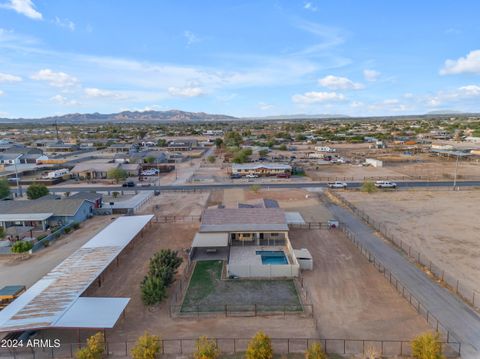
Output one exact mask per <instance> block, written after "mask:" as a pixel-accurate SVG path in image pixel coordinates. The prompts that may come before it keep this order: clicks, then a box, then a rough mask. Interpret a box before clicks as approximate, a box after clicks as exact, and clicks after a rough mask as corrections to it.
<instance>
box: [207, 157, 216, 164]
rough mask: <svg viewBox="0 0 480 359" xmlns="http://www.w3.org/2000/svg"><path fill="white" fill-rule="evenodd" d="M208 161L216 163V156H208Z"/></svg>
mask: <svg viewBox="0 0 480 359" xmlns="http://www.w3.org/2000/svg"><path fill="white" fill-rule="evenodd" d="M207 161H208V162H210V163H215V156H208V157H207Z"/></svg>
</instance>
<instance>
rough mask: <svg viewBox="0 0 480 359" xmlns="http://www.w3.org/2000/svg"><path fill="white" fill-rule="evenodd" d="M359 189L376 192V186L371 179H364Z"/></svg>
mask: <svg viewBox="0 0 480 359" xmlns="http://www.w3.org/2000/svg"><path fill="white" fill-rule="evenodd" d="M360 190H361V191H362V192H366V193H373V192H376V191H377V190H378V188H377V187H376V186H375V183H373V182H372V181H365V182H363V184H362V187H361V188H360Z"/></svg>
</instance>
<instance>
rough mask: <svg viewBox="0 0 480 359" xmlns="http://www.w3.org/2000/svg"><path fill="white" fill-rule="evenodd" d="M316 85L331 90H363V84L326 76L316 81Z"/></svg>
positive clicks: (344, 78)
mask: <svg viewBox="0 0 480 359" xmlns="http://www.w3.org/2000/svg"><path fill="white" fill-rule="evenodd" d="M318 83H319V84H320V85H321V86H323V87H327V88H329V89H332V90H360V89H362V88H364V86H363V84H361V83H358V82H353V81H352V80H350V79H348V78H346V77H339V76H333V75H328V76H325V77H324V78H322V79H320V80H318Z"/></svg>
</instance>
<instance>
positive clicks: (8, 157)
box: [0, 152, 23, 165]
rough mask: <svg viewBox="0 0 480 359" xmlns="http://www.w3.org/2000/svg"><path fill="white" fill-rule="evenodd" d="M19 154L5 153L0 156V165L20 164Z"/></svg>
mask: <svg viewBox="0 0 480 359" xmlns="http://www.w3.org/2000/svg"><path fill="white" fill-rule="evenodd" d="M22 156H23V155H22V154H21V153H5V152H3V153H2V154H0V164H1V165H14V164H17V165H18V164H20V163H21V162H20V159H21V158H22Z"/></svg>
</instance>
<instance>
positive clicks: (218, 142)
mask: <svg viewBox="0 0 480 359" xmlns="http://www.w3.org/2000/svg"><path fill="white" fill-rule="evenodd" d="M214 143H215V147H217V148H220V147H222V146H223V140H222V139H221V138H220V137H219V138H216V139H215V141H214Z"/></svg>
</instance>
